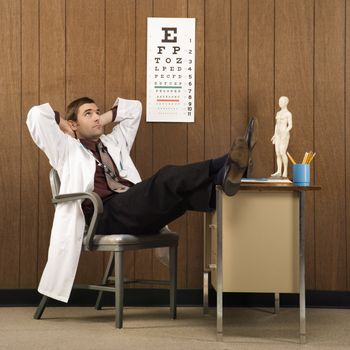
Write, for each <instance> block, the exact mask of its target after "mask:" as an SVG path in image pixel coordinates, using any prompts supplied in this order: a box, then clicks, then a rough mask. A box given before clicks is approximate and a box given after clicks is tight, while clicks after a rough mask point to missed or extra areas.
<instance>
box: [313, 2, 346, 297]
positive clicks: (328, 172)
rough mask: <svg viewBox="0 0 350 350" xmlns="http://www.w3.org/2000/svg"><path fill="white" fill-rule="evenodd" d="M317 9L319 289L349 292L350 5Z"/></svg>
mask: <svg viewBox="0 0 350 350" xmlns="http://www.w3.org/2000/svg"><path fill="white" fill-rule="evenodd" d="M315 6H316V7H315V106H314V108H315V148H316V152H317V153H318V157H317V160H316V162H315V165H314V166H315V169H316V172H315V174H316V176H315V178H316V183H317V184H319V185H321V186H322V191H320V193H317V194H316V205H315V213H316V223H315V230H316V236H315V241H316V242H315V243H316V251H315V254H316V288H317V289H327V290H345V289H346V245H345V242H346V237H345V191H344V188H345V150H344V145H345V131H344V127H345V125H344V112H345V110H344V93H345V86H344V74H345V70H344V69H345V67H344V63H345V62H344V57H345V51H344V42H345V32H344V31H345V2H344V1H343V0H334V1H332V2H330V1H326V0H319V1H316V2H315Z"/></svg>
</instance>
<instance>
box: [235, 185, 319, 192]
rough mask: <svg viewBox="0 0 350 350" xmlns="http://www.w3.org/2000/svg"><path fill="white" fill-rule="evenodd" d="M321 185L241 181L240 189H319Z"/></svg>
mask: <svg viewBox="0 0 350 350" xmlns="http://www.w3.org/2000/svg"><path fill="white" fill-rule="evenodd" d="M320 189H321V186H317V185H310V186H296V185H294V184H277V183H241V186H240V190H243V191H244V190H245V191H299V192H300V191H319V190H320Z"/></svg>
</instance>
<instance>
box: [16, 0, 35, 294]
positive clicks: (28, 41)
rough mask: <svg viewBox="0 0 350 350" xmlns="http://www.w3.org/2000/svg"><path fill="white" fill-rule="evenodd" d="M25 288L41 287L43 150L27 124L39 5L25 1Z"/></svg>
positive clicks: (32, 100) (22, 275)
mask: <svg viewBox="0 0 350 350" xmlns="http://www.w3.org/2000/svg"><path fill="white" fill-rule="evenodd" d="M21 45H22V134H21V138H22V145H21V152H22V158H21V244H20V284H19V286H20V287H21V288H34V287H36V285H37V279H38V272H37V259H38V214H39V211H38V207H39V202H38V198H39V181H38V180H39V178H38V169H39V150H38V148H37V146H36V145H35V144H34V142H33V141H32V138H31V136H30V134H29V132H28V129H27V127H26V125H25V122H26V119H27V113H28V110H29V109H30V108H31V107H32V106H33V105H37V104H38V102H39V2H38V0H29V1H22V40H21Z"/></svg>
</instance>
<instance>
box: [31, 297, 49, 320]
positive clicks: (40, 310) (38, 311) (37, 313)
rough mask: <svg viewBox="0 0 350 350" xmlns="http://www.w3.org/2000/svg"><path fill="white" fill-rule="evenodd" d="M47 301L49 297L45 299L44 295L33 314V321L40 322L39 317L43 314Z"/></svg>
mask: <svg viewBox="0 0 350 350" xmlns="http://www.w3.org/2000/svg"><path fill="white" fill-rule="evenodd" d="M48 299H49V297H47V296H46V295H43V297H42V298H41V301H40V304H39V305H38V307H37V308H36V311H35V314H34V316H33V318H34V319H35V320H40V318H41V315H42V314H43V312H44V310H45V307H46V304H47V300H48Z"/></svg>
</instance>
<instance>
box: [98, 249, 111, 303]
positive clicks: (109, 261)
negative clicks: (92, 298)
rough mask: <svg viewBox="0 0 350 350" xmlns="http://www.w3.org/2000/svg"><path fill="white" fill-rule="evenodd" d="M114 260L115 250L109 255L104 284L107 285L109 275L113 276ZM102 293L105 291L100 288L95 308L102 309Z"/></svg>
mask: <svg viewBox="0 0 350 350" xmlns="http://www.w3.org/2000/svg"><path fill="white" fill-rule="evenodd" d="M113 260H114V252H111V254H110V256H109V260H108V264H107V267H106V271H105V274H104V276H103V279H102V283H101V284H102V285H106V284H107V282H108V277H109V276H111V274H112V270H113ZM102 295H103V291H102V290H100V291H99V292H98V296H97V299H96V304H95V309H96V310H101V306H102V305H101V301H102Z"/></svg>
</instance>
